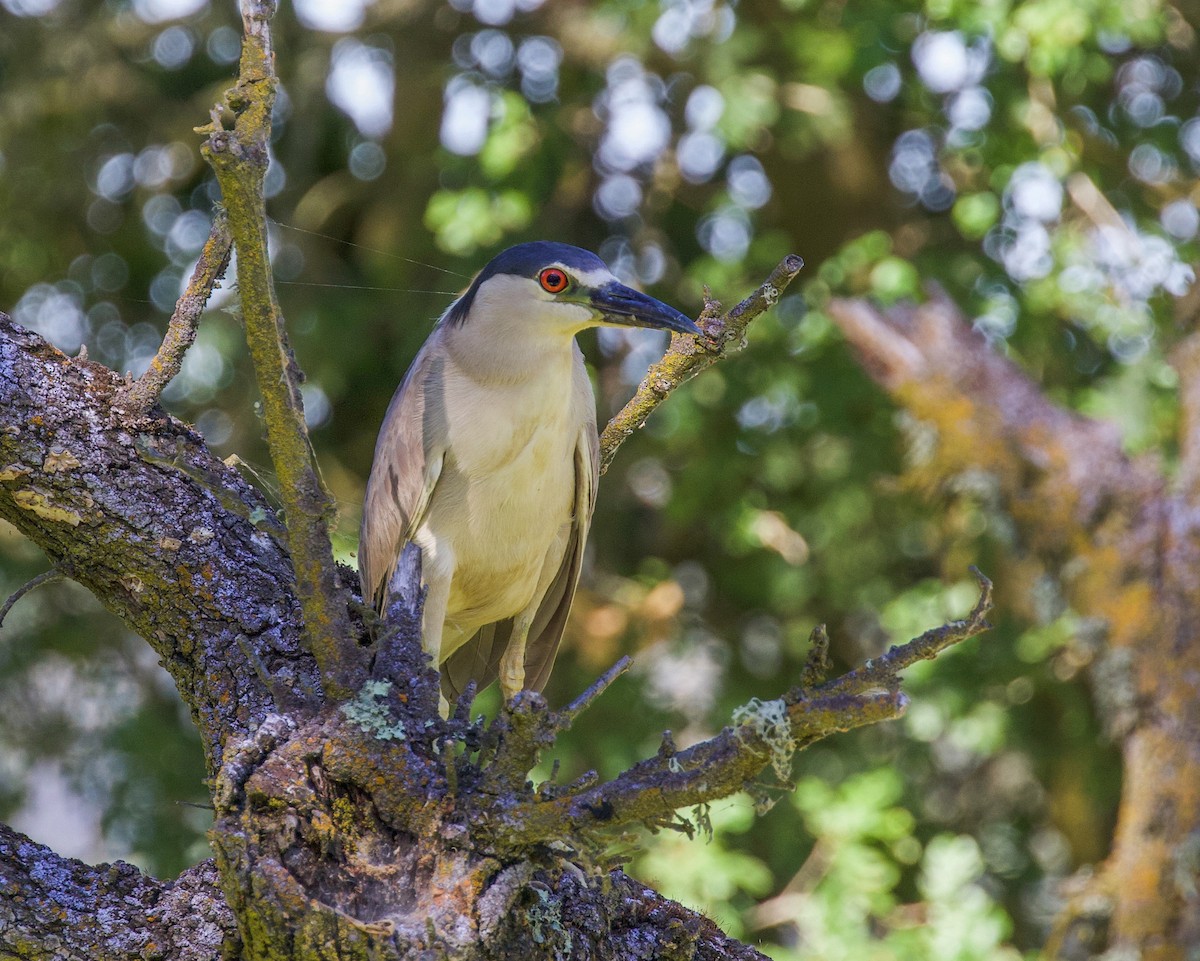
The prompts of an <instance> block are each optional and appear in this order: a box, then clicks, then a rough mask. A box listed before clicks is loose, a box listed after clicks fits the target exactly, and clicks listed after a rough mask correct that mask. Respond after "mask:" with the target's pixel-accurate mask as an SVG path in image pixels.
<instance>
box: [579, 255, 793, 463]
mask: <svg viewBox="0 0 1200 961" xmlns="http://www.w3.org/2000/svg"><path fill="white" fill-rule="evenodd" d="M803 266H804V261H803V260H801V259H800V258H799V257H797V256H796V255H795V254H788V256H786V257H784V258H783V260H782V261H780V262H779V265H778V266H777V267H776V268H775V269H774V270H773V271H771V275H770V276H769V277H768V278H767V279H766V281H764V282H763V284H762V286H760V287H759V288H758V290H756V291H755V292H754V293H752V294H751V295H750V296H749V297H747V298H746V299H745V300H743V301H742V302H741V303H740V304H738V305H737V306H736V307H734V308H733V309H732V310H730V311H727V312H726V313H724V314H721V305H720V304H719V303H717V301H715V300H711V299H709V298H708V296H707V291H706V296H705V303H704V310H703V311H702V312H701V314H700V317H699V318H698V320H697V326H698V327H699V328H700V329H701V330H703V331H704V335H705V336H704V337H703V338H699V337H696V336H694V335H693V334H672V335H671V344H670V346H669V347H668V348H667V352H666V353H665V354H664V355H663V357H662V360H660V361H659V362H658V363H656V364H651V365H650V369H649V370H648V371H646V376H645V377H643V378H642V382H641V383H640V384H639V385H638V389H637V390H636V391H635V392H634V395H633V397H631V398H630V399H629V402H628V403H627V404H626V405H625V406H624V407H622V408H621V410H620V411H618V412H617V414H616V415H615V416H614V417H613V418H612V420H610V421H609V422H608V424H607V425H605V428H604V430H603V432H602V433H601V434H600V473H602V474H603V473H604V472H605V471H606V470H608V465H609V464H611V463H612V459H613V457H615V456H616V453H617V448H619V447H620V446H621V444H623V443H624V442H625V440H626V439H627V438H628V437H629V435H630V434H632V433H633V432H634V431H635V430H637V429H638V428H639V427H641V426H642V425H643V424H645V423H646V418H648V417H649V416H650V415H651V414H652V413H653V412H654V410H655V408H656V407H658V405H659V404H661V403H662V402H663V401H664V400H666V399H667V397H668V396H669V395H670V393H671V391H673V390H675V388H676V387H678V386H679V385H680V384H682V383H684V382H685V381H687V380H690V379H691V378H693V377H695V376H696V375H697V374H698V373H700V371H702V370H704V369H705V368H706V367H711V366H712V365H713V364H715V363H716V362H717V361H718V360H721V359H722V358H724V357H727V356H728V355H729V354H731V353H733V352H734V351H735V350H737V349H739V348H740V346H741V345H742V341H743V338H744V336H745V333H746V327H747V326H748V325H749V324H750V321H752V320H754V318H755V317H757V316H759V315H760V314H762V313H763V312H764V311H766V310H767V309H769V308H770V307H773V306H775V304H777V303H778V302H779V298H780V297H781V296H782V295H783V292H784V290H786V289H787V286H788V284H790V283H791V282H792V280H793V279H794V278H795V276H796V275H797V274H798V273H800V270H801V268H802V267H803Z"/></svg>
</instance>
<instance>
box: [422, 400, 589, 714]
mask: <svg viewBox="0 0 1200 961" xmlns="http://www.w3.org/2000/svg"><path fill="white" fill-rule="evenodd" d="M588 401H589V403H590V402H591V388H590V387H588ZM599 478H600V443H599V439H598V438H597V436H596V425H595V423H594V422H592V421H590V420H589V421H588V422H587V423H585V424H584V426H583V429H582V430H580V432H579V440H578V442H577V443H576V445H575V508H574V511H573V516H572V520H571V533H570V536H569V538H568V540H567V546H566V550H565V551H564V552H563V559H562V563H561V564H560V565H559V568H558V572H557V573H556V574H555V576H554V580H552V581H551V582H550V585H549V587H548V588H547V589H546V593H545V594H544V595H543V596H542V602H541V604H540V605H539V606H538V609H537V613H536V614H535V615H534V618H533V624H532V625H531V626H530V628H529V636H528V639H527V641H526V647H525V688H526V689H527V690H530V691H540V690H541V689H542V688H543V687H545V686H546V682H547V681H548V680H549V679H550V671H551V669H552V668H553V667H554V657H555V655H556V654H557V653H558V645H559V642H560V641H561V640H562V636H563V631H564V630H565V629H566V626H567V614H568V613H569V612H570V610H571V601H572V600H573V599H574V598H575V587H576V585H577V584H578V583H579V572H580V570H581V568H582V567H583V549H584V545H585V544H586V543H587V535H588V528H590V527H591V524H592V511H593V510H594V509H595V506H596V486H597V482H598V480H599ZM512 628H513V622H512V618H506V619H505V620H503V621H498V622H496V623H495V624H488V625H487V626H486V627H483V628H481V629H480V630H479V631H478V633H476V634H475V636H474V637H472V638H471V639H470V640H469V641H467V642H466V643H465V644H463V645H462V647H460V648H459V649H458V650H457V651H455V652H454V653H453V654H451V655H450V657H449V659H447V660H446V661H445V663H443V664H442V667H441V672H442V694H443V695H444V696H445V697H446V700H448V701H451V702H453V701H455V700H457V699H458V698H459V696H460V695H461V694H462V692H463V691H464V690H465V689H466V687H467V684H468V683H469V682H470V681H474V682H475V687H476V690H480V691H481V690H483V689H484V688H485V687H487V686H488V685H489V684H491V683H492V681H494V680H496V678H497V676H498V675H499V673H500V659H501V658H502V657H503V656H504V651H505V650H506V649H507V648H508V642H509V639H510V638H511V637H512Z"/></svg>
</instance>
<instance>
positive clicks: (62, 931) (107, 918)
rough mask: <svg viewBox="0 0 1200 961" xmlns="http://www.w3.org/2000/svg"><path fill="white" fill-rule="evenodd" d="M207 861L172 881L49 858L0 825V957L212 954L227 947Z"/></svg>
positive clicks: (58, 960) (75, 960) (222, 909)
mask: <svg viewBox="0 0 1200 961" xmlns="http://www.w3.org/2000/svg"><path fill="white" fill-rule="evenodd" d="M237 940H238V939H237V932H236V929H235V926H234V922H233V914H232V912H230V910H229V908H228V906H227V905H226V903H225V898H224V896H223V895H222V894H221V891H220V888H219V887H218V885H217V872H216V869H215V868H214V867H213V864H212V862H211V861H205V862H204V863H203V864H199V865H197V866H196V867H194V868H190V869H189V870H187V871H185V872H184V873H183V874H182V875H181V876H180V877H179V878H177V879H176V880H175V881H173V882H169V883H164V882H162V881H156V880H155V879H154V878H151V877H147V876H146V875H144V874H142V873H141V872H140V871H139V870H138V869H137V868H135V867H134V866H133V865H131V864H123V863H121V862H120V861H118V862H117V863H116V864H101V865H97V866H96V867H91V866H89V865H86V864H83V863H82V862H80V861H74V860H71V859H68V858H63V857H59V856H58V855H57V854H55V853H54V852H53V851H51V850H50V849H49V848H47V847H44V846H42V845H40V844H36V843H35V842H33V841H31V840H29V838H27V837H24V836H23V835H21V834H18V833H17V832H16V831H13V830H12V829H11V828H8V827H5V826H4V825H0V955H2V956H3V957H5V958H16V959H21V961H25V959H29V961H34V959H38V961H41V959H47V958H53V959H54V961H94V959H96V958H104V959H105V961H145V959H147V958H156V959H161V961H212V959H213V958H217V957H221V956H232V955H233V952H234V951H235V950H236V947H237Z"/></svg>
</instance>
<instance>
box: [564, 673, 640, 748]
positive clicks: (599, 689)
mask: <svg viewBox="0 0 1200 961" xmlns="http://www.w3.org/2000/svg"><path fill="white" fill-rule="evenodd" d="M632 664H633V658H631V657H630V656H629V655H628V654H627V655H625V656H624V657H622V658H621V659H620V660H619V661H617V663H616V664H614V665H613V666H612V667H610V668H609V669H608V670H607V671H605V672H604V673H603V674H601V675H600V677H599V678H597V679H596V682H595V683H594V684H593V685H592V686H591V687H589V688H588V689H587V690H586V691H584V692H583V693H582V694H580V695H579V697H577V698H575V700H573V701H572V702H571V703H570V704H568V705H567V706H566V707H565V708H563V709H562V710H561V711H559V712H558V714H559V722H558V727H559V730H561V731H565V730H566V729H567V728H568V727H570V726H571V724H573V723H574V721H575V718H577V717H579V715H580V714H582V713H583V712H584V711H586V710H587V709H588V708H589V707H591V706H592V702H593V701H595V700H596V698H598V697H599V696H600V695H601V694H603V693H604V692H605V691H606V690H608V688H609V685H611V684H612V683H613V681H615V680H616V679H617V678H618V677H620V676H621V675H622V674H624V673H625V672H626V671H628V670H629V668H630V666H631V665H632Z"/></svg>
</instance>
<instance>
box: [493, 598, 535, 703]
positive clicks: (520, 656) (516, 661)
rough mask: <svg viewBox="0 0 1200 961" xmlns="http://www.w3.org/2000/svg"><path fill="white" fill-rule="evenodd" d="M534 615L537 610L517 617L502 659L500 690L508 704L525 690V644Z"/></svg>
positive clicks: (524, 612) (522, 613)
mask: <svg viewBox="0 0 1200 961" xmlns="http://www.w3.org/2000/svg"><path fill="white" fill-rule="evenodd" d="M534 613H536V608H534V609H533V610H528V611H522V612H521V613H520V614H518V615H517V617H516V618H515V620H514V621H513V631H512V636H511V638H510V639H509V642H508V647H507V648H506V649H505V651H504V656H503V657H502V658H500V690H501V692H503V694H504V702H505V703H506V704H507V703H508V702H509V701H511V700H512V699H513V698H514V697H516V696H517V694H518V693H519V692H521V691H523V690H524V689H525V642H526V641H527V640H528V639H529V628H530V626H531V625H532V624H533V615H534Z"/></svg>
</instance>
